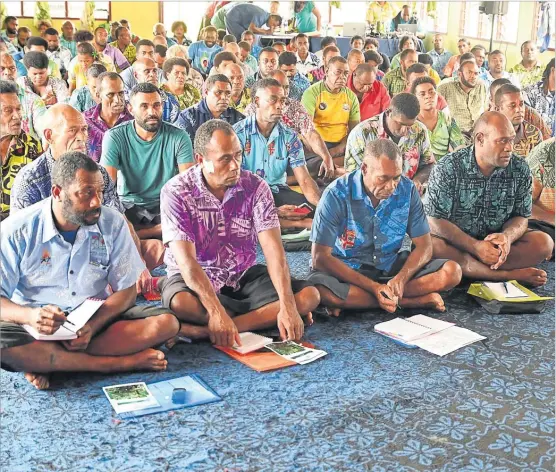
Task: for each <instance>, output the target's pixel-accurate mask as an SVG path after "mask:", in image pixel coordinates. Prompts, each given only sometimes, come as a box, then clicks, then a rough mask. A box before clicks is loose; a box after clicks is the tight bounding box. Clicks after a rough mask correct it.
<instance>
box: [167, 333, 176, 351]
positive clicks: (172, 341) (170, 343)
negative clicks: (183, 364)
mask: <svg viewBox="0 0 556 472" xmlns="http://www.w3.org/2000/svg"><path fill="white" fill-rule="evenodd" d="M178 341H179V339H178V337H177V336H174V337H173V338H170V339H168V341H166V342H165V343H164V346H166V349H168V350H170V349H172V348H173V347H174V346H175V345H176V344H177V343H178Z"/></svg>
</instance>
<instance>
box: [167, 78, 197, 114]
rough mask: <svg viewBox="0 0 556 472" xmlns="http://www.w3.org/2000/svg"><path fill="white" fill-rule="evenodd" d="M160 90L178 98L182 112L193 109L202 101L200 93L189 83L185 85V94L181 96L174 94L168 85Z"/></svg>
mask: <svg viewBox="0 0 556 472" xmlns="http://www.w3.org/2000/svg"><path fill="white" fill-rule="evenodd" d="M160 90H163V91H164V92H167V93H168V94H170V95H172V96H174V97H175V98H176V100H177V101H178V104H179V107H180V111H183V110H185V109H186V108H189V107H192V106H193V105H195V104H197V103H199V102H200V101H201V94H200V92H199V91H198V90H197V89H196V88H195V87H193V85H190V84H188V83H185V84H184V87H183V93H181V94H180V95H175V94H174V93H172V92H171V91H170V89H169V88H168V85H167V84H162V85H161V86H160ZM176 119H177V118H176Z"/></svg>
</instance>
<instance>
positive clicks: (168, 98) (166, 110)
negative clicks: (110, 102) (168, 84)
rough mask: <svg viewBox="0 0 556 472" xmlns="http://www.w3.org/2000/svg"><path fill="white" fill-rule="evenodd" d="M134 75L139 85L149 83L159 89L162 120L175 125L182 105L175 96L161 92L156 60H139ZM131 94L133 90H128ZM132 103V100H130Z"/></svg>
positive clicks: (135, 63)
mask: <svg viewBox="0 0 556 472" xmlns="http://www.w3.org/2000/svg"><path fill="white" fill-rule="evenodd" d="M132 67H133V75H134V77H135V81H136V82H137V83H138V84H143V83H148V84H151V85H153V86H155V87H156V88H157V89H158V93H159V95H160V98H161V99H162V119H163V120H164V121H167V122H168V123H175V122H176V120H177V119H178V117H179V114H180V104H179V103H178V99H177V98H176V97H174V95H173V94H171V93H169V92H165V91H164V90H160V87H159V86H158V72H157V71H159V70H160V69H159V68H158V67H156V62H154V59H150V58H147V57H145V58H143V59H137V60H136V61H135V62H134V63H133V66H132ZM127 92H128V93H129V92H131V90H127ZM129 101H130V102H131V99H130V100H129Z"/></svg>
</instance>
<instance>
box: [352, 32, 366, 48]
mask: <svg viewBox="0 0 556 472" xmlns="http://www.w3.org/2000/svg"><path fill="white" fill-rule="evenodd" d="M358 39H360V40H361V41H363V42H364V41H365V40H364V39H363V36H359V35H358V34H356V35H355V36H352V37H351V39H350V40H349V45H350V46H353V43H354V42H355V41H357V40H358Z"/></svg>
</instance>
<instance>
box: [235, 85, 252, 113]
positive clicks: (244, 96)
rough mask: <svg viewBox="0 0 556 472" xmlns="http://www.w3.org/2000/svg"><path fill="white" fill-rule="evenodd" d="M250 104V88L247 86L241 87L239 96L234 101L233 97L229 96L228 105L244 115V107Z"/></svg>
mask: <svg viewBox="0 0 556 472" xmlns="http://www.w3.org/2000/svg"><path fill="white" fill-rule="evenodd" d="M250 104H251V89H249V88H245V89H243V92H241V96H240V97H239V100H238V101H237V102H236V101H235V100H234V99H233V98H230V106H231V107H232V108H233V109H235V110H237V111H239V112H240V113H243V114H244V115H245V116H247V115H246V114H245V109H246V108H247V107H248V106H249V105H250Z"/></svg>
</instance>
